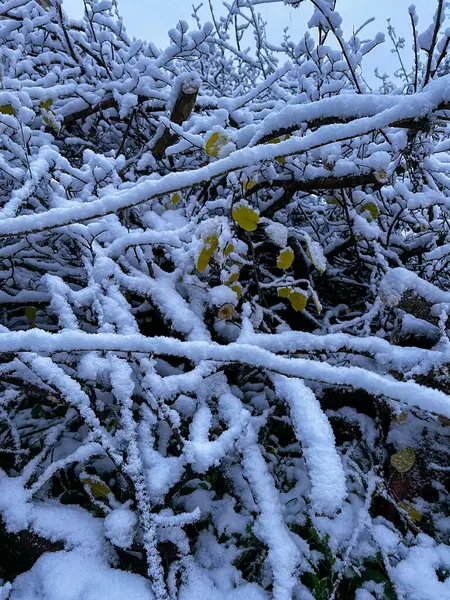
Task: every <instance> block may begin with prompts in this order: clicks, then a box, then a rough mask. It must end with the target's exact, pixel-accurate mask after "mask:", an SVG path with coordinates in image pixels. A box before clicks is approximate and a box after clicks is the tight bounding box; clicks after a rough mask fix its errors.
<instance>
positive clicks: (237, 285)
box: [231, 283, 242, 298]
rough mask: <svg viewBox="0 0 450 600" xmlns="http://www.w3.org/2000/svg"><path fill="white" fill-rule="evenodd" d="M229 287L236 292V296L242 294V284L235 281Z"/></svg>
mask: <svg viewBox="0 0 450 600" xmlns="http://www.w3.org/2000/svg"><path fill="white" fill-rule="evenodd" d="M231 289H232V290H233V292H236V294H237V297H238V298H240V297H241V296H242V286H241V284H240V283H235V284H234V285H232V286H231Z"/></svg>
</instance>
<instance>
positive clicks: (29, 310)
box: [25, 306, 37, 323]
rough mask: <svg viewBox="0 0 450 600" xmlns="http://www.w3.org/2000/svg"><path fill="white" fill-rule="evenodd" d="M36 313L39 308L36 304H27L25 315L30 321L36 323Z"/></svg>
mask: <svg viewBox="0 0 450 600" xmlns="http://www.w3.org/2000/svg"><path fill="white" fill-rule="evenodd" d="M36 313H37V308H35V307H34V306H26V307H25V316H26V318H27V319H28V321H30V323H34V322H35V321H36Z"/></svg>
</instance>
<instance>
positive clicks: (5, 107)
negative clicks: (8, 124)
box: [0, 104, 16, 116]
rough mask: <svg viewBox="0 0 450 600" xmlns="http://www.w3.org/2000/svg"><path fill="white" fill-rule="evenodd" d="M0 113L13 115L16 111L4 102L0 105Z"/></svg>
mask: <svg viewBox="0 0 450 600" xmlns="http://www.w3.org/2000/svg"><path fill="white" fill-rule="evenodd" d="M0 113H1V114H2V115H13V116H14V115H15V114H16V111H15V109H14V108H13V107H12V106H10V105H9V104H4V105H3V106H0Z"/></svg>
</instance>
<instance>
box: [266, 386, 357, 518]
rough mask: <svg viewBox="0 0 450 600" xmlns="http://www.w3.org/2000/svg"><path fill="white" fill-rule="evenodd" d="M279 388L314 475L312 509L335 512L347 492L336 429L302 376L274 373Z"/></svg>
mask: <svg viewBox="0 0 450 600" xmlns="http://www.w3.org/2000/svg"><path fill="white" fill-rule="evenodd" d="M274 383H275V390H276V392H277V394H279V395H280V396H281V398H283V399H284V400H285V401H286V402H287V403H288V405H289V408H290V411H291V415H292V422H293V425H294V429H295V433H296V436H297V438H298V440H299V441H300V442H301V444H302V447H303V454H304V456H305V460H306V466H307V468H308V472H309V476H310V478H311V487H312V489H311V510H312V511H313V512H316V513H328V514H333V513H334V512H336V511H337V510H339V509H340V508H341V506H342V503H343V501H344V499H345V497H346V495H347V489H346V485H345V474H344V469H343V467H342V463H341V460H340V458H339V455H338V453H337V451H336V447H335V440H334V434H333V430H332V429H331V425H330V422H329V421H328V419H327V417H326V416H325V414H324V413H323V411H322V410H321V408H320V404H319V402H318V401H317V399H316V397H315V396H314V394H313V392H312V391H311V390H310V389H309V388H308V387H306V386H305V385H304V383H303V382H302V381H301V380H298V379H291V378H289V377H283V376H281V375H278V376H275V377H274Z"/></svg>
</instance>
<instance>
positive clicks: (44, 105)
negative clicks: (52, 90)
mask: <svg viewBox="0 0 450 600" xmlns="http://www.w3.org/2000/svg"><path fill="white" fill-rule="evenodd" d="M52 104H53V100H52V99H51V98H48V99H47V100H42V102H41V103H40V104H39V106H40V107H41V108H42V109H44V110H50V107H51V105H52Z"/></svg>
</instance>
